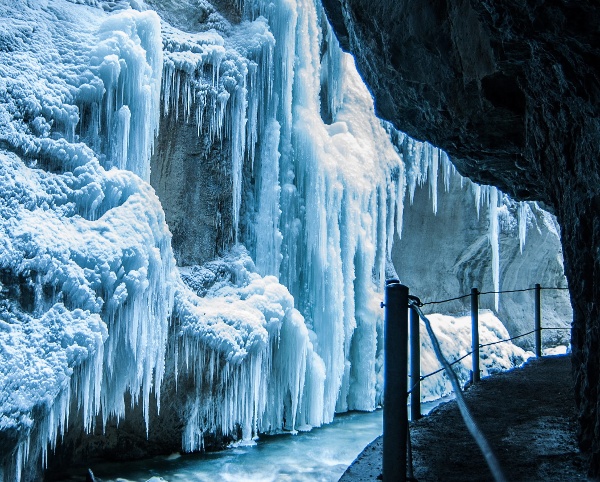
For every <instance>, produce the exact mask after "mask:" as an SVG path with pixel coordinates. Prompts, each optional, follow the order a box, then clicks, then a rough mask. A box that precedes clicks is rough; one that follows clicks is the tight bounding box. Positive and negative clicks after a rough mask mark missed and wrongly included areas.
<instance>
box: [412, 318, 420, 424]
mask: <svg viewBox="0 0 600 482" xmlns="http://www.w3.org/2000/svg"><path fill="white" fill-rule="evenodd" d="M419 326H420V324H419V313H417V310H415V309H411V310H410V385H411V387H410V419H411V420H419V419H420V418H421V340H420V337H419Z"/></svg>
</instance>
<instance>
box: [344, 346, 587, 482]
mask: <svg viewBox="0 0 600 482" xmlns="http://www.w3.org/2000/svg"><path fill="white" fill-rule="evenodd" d="M465 398H466V401H467V404H468V405H469V408H470V409H471V410H472V413H473V417H474V418H475V420H476V421H477V423H478V424H479V426H480V428H481V430H482V432H483V433H484V434H485V436H486V437H487V439H488V442H489V443H490V445H491V446H492V449H493V450H494V452H495V454H496V456H497V457H498V459H499V462H500V465H501V466H502V469H503V470H504V473H505V475H506V478H507V479H508V480H509V481H511V482H514V481H526V482H533V481H561V482H562V481H564V482H567V481H568V482H571V481H577V480H587V478H586V476H585V473H586V466H587V459H586V457H585V456H584V455H582V454H580V453H579V451H578V448H577V442H576V438H575V430H576V413H575V402H574V398H573V387H572V377H571V359H570V357H569V356H557V357H545V358H543V359H541V360H537V359H533V360H531V361H530V362H528V363H527V364H526V365H525V366H524V367H523V368H518V369H514V370H511V371H508V372H504V373H500V374H496V375H493V376H491V377H488V378H485V379H484V380H482V381H481V383H479V384H478V385H477V386H475V387H472V388H471V389H469V390H468V391H467V392H465ZM410 427H411V440H412V445H413V458H414V475H415V478H416V479H417V480H418V481H419V482H433V481H444V482H451V481H457V482H458V481H460V482H465V481H486V482H487V481H490V480H492V476H491V473H490V472H489V469H488V468H487V466H486V464H485V461H484V459H483V456H482V455H481V452H480V451H479V449H478V447H477V445H476V444H475V442H474V441H473V439H472V438H471V436H470V435H469V433H468V431H467V429H466V427H465V424H464V422H463V420H462V417H461V416H460V412H459V410H458V407H457V405H456V402H455V401H452V402H449V403H446V404H444V405H440V406H439V407H438V408H437V409H435V410H434V411H433V412H431V413H430V414H429V415H428V416H427V417H424V418H422V419H421V420H419V421H417V422H415V423H412V422H411V425H410ZM381 454H382V442H381V437H379V438H377V439H376V440H375V441H373V442H372V443H371V444H370V445H369V446H367V447H366V448H365V450H364V451H363V452H362V453H361V454H360V455H359V456H358V458H357V459H356V460H355V461H354V462H353V463H352V465H351V466H350V467H349V468H348V470H347V471H346V473H345V474H344V475H343V476H342V478H341V479H340V481H341V482H354V481H361V482H364V481H371V480H372V481H375V480H377V479H378V477H379V480H381V476H380V474H381Z"/></svg>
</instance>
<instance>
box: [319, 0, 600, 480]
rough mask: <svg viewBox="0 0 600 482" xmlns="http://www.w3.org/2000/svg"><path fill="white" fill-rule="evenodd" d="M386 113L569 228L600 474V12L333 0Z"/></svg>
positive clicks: (500, 2) (562, 2) (588, 421)
mask: <svg viewBox="0 0 600 482" xmlns="http://www.w3.org/2000/svg"><path fill="white" fill-rule="evenodd" d="M323 3H324V6H325V8H326V11H327V13H328V15H329V17H330V20H331V23H332V24H333V26H334V29H335V30H336V32H337V33H338V36H339V38H340V41H341V43H342V45H343V46H344V47H345V48H346V49H348V50H350V51H351V52H352V53H353V54H354V55H355V58H356V62H357V66H358V68H359V71H360V72H361V74H362V75H363V78H364V80H365V82H366V83H367V85H369V86H370V88H371V91H372V92H373V95H374V97H375V99H376V109H377V112H378V114H379V115H380V116H381V117H383V118H385V119H387V120H390V121H391V122H393V124H394V125H395V126H396V127H397V128H399V129H400V130H403V131H405V132H407V133H408V134H409V135H411V136H413V137H416V138H418V139H423V140H428V141H430V142H432V143H433V144H435V145H437V146H439V147H441V148H443V149H444V150H446V152H447V153H448V154H449V155H450V156H451V158H452V161H453V162H454V164H455V165H456V167H457V168H458V170H459V171H460V172H461V173H462V174H463V175H466V176H468V177H470V178H471V179H472V180H474V181H476V182H479V183H484V184H494V185H496V186H498V187H499V188H500V189H502V190H503V191H504V192H506V193H508V194H510V195H511V196H513V197H514V198H516V199H520V200H538V201H541V202H543V203H544V204H545V205H546V207H547V208H549V209H550V210H552V211H554V212H555V213H556V215H557V218H558V221H559V223H560V225H561V230H562V231H561V236H562V244H563V251H564V259H565V271H566V275H567V278H568V281H569V287H570V290H571V299H572V305H573V310H574V320H573V331H572V348H573V368H574V372H575V398H576V402H577V406H578V410H579V442H580V447H581V449H582V450H584V451H586V452H590V453H591V464H590V474H592V475H598V474H600V394H599V381H600V348H599V346H600V304H599V303H598V300H600V217H599V215H600V176H599V174H600V171H599V169H598V167H597V162H598V158H599V154H600V70H598V66H599V65H600V27H599V26H600V7H598V5H597V3H595V2H592V1H591V0H584V1H575V0H552V1H542V0H528V1H526V2H522V1H517V0H493V1H492V0H484V1H475V0H446V1H441V0H434V1H430V2H421V1H419V2H415V1H411V0H393V1H392V0H388V1H385V2H377V3H375V4H374V3H373V2H368V1H367V0H324V2H323Z"/></svg>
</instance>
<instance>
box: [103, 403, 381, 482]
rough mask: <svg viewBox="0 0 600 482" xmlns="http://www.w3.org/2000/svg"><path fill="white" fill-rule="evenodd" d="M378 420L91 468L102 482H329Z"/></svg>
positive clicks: (359, 419)
mask: <svg viewBox="0 0 600 482" xmlns="http://www.w3.org/2000/svg"><path fill="white" fill-rule="evenodd" d="M382 419H383V411H382V410H377V411H375V412H372V413H367V412H353V413H348V414H341V415H337V416H336V417H335V420H334V421H333V422H332V423H330V424H328V425H325V426H323V427H320V428H315V429H313V430H311V431H310V432H300V433H298V434H296V435H292V434H282V435H271V436H262V437H260V438H259V439H258V440H257V441H256V444H255V445H251V446H238V447H232V448H230V449H228V450H224V451H222V452H216V453H210V454H196V455H182V456H179V455H173V456H171V457H158V458H154V459H150V460H143V461H138V462H131V463H119V464H103V465H102V466H96V467H94V466H92V467H91V468H92V471H93V472H94V475H95V476H96V477H98V478H99V479H101V480H102V481H103V482H105V481H106V482H108V481H113V482H117V481H118V482H125V481H136V482H137V481H140V482H141V481H147V480H149V479H151V478H152V477H155V479H153V481H152V482H155V481H159V480H161V478H162V480H166V481H169V482H184V481H186V482H188V481H189V482H193V481H202V482H204V481H210V482H218V481H224V482H227V481H235V482H254V481H256V482H259V481H260V482H269V481H273V482H274V481H277V482H279V481H282V482H284V481H294V482H302V481H307V482H308V481H310V482H314V481H320V482H335V481H337V480H338V479H339V478H340V477H341V476H342V474H343V473H344V471H345V470H346V468H347V467H348V466H349V465H350V464H351V463H352V461H353V460H354V459H355V458H356V456H357V455H358V454H359V453H360V452H361V451H362V450H363V449H364V448H365V446H366V445H367V444H369V443H370V442H371V441H372V440H374V439H375V438H376V437H378V436H379V435H381V431H382Z"/></svg>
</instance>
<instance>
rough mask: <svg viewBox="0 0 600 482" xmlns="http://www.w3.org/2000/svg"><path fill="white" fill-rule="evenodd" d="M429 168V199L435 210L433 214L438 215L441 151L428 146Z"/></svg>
mask: <svg viewBox="0 0 600 482" xmlns="http://www.w3.org/2000/svg"><path fill="white" fill-rule="evenodd" d="M427 147H428V149H427V150H428V151H429V152H428V157H429V167H428V170H427V171H428V172H427V175H428V177H429V197H430V198H431V205H432V208H433V214H437V203H438V192H437V191H438V168H439V149H436V148H435V147H433V146H431V145H429V144H427Z"/></svg>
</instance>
